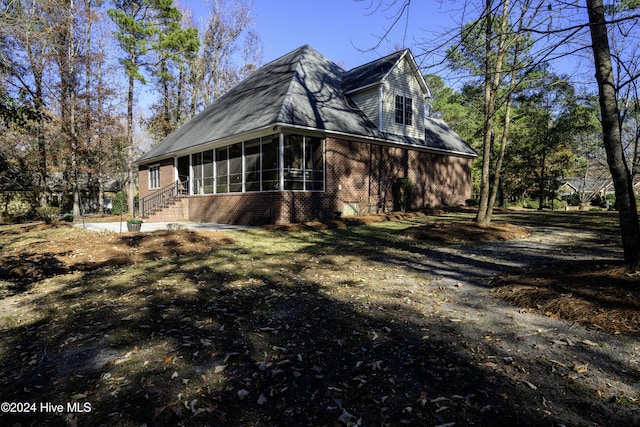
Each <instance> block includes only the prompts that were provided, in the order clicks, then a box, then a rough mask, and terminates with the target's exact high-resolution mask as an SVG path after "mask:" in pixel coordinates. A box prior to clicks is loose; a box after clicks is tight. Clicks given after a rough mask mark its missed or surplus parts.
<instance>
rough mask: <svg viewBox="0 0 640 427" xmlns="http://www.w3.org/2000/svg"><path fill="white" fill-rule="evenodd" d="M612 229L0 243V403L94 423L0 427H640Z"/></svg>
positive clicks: (629, 295)
mask: <svg viewBox="0 0 640 427" xmlns="http://www.w3.org/2000/svg"><path fill="white" fill-rule="evenodd" d="M614 222H615V221H613V220H611V217H604V216H598V217H587V216H581V217H574V216H572V217H561V216H546V217H542V216H537V215H529V214H522V215H520V214H518V215H515V214H512V213H508V214H505V216H504V217H503V218H501V219H500V220H499V221H496V222H495V223H494V225H492V226H491V227H487V228H482V229H480V228H478V227H476V226H475V225H474V224H473V223H472V222H470V221H468V215H466V214H464V213H463V214H458V213H453V214H448V213H446V212H443V213H442V215H434V214H433V213H431V214H429V215H427V214H411V215H408V214H407V215H393V216H378V217H368V218H359V219H357V220H354V219H350V220H342V221H337V222H334V223H332V224H320V223H306V224H298V225H295V226H290V227H269V228H268V229H256V230H252V231H243V232H232V233H227V234H222V233H219V232H208V233H206V232H195V231H190V230H178V231H160V232H149V233H124V234H117V233H93V232H87V231H84V230H78V229H74V228H71V227H69V226H68V225H62V224H57V225H54V226H45V225H43V224H31V225H25V226H20V227H0V247H1V248H2V254H1V256H0V316H2V317H1V318H0V378H1V379H0V396H1V397H2V399H0V400H2V401H7V402H21V403H24V404H29V405H32V404H36V405H41V404H42V403H43V402H51V403H52V404H64V405H68V404H69V403H71V404H72V405H73V404H74V403H77V404H78V405H80V404H87V403H88V404H89V409H90V411H85V412H83V411H78V410H71V411H70V410H67V409H65V410H64V411H60V412H55V411H54V413H44V412H43V411H42V410H41V408H40V406H37V407H32V406H28V408H35V411H32V413H31V414H27V415H24V414H18V413H16V412H15V411H14V412H11V411H4V412H5V413H4V414H0V421H2V420H3V419H4V420H5V421H7V422H9V423H10V424H5V423H4V422H3V424H5V425H12V424H11V423H20V425H38V426H41V425H86V424H96V425H122V426H127V425H144V424H146V425H163V426H164V425H176V424H181V425H194V426H199V425H285V424H290V425H303V424H304V425H389V426H393V425H425V426H433V425H439V426H454V425H455V426H458V425H514V424H516V423H517V424H521V425H540V426H542V425H544V426H550V425H557V426H560V425H566V426H570V425H575V426H583V425H584V426H592V425H611V426H617V425H640V415H639V414H640V402H639V399H640V387H639V386H638V384H639V383H640V342H639V338H640V287H639V286H638V285H639V284H640V280H639V278H640V277H639V275H638V274H639V273H637V272H629V271H626V270H625V269H624V268H623V267H622V266H621V265H620V263H619V261H616V258H615V256H612V254H613V255H615V254H616V253H618V252H616V251H617V247H616V243H615V240H616V236H615V231H616V230H615V224H614ZM603 230H605V231H604V232H603ZM591 245H593V247H596V246H597V248H599V249H598V250H597V251H595V252H594V251H593V250H592V249H589V248H591ZM505 301H506V302H508V304H506V303H505ZM65 408H66V407H65ZM74 408H76V409H77V408H78V407H77V406H74ZM14 409H15V408H14Z"/></svg>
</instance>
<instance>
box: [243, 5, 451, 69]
mask: <svg viewBox="0 0 640 427" xmlns="http://www.w3.org/2000/svg"><path fill="white" fill-rule="evenodd" d="M372 2H373V4H374V5H377V4H378V0H363V1H353V0H324V1H323V0H315V1H308V0H277V1H273V0H271V1H270V0H255V1H254V6H253V13H254V16H255V28H256V30H257V32H258V34H260V37H261V38H262V42H263V43H264V46H265V52H264V59H265V61H266V62H268V61H270V60H272V59H275V58H277V57H279V56H281V55H284V54H285V53H287V52H290V51H292V50H294V49H296V48H297V47H299V46H302V45H304V44H309V45H311V46H312V47H313V48H314V49H316V50H318V51H319V52H320V53H322V54H323V55H324V56H326V57H327V58H329V59H331V60H332V61H334V62H337V63H339V64H340V65H343V66H344V67H345V68H347V69H350V68H353V67H356V66H358V65H361V64H364V63H366V62H369V61H371V60H374V59H377V58H379V57H381V56H384V55H387V54H389V53H392V52H393V51H395V50H396V49H395V47H398V46H399V47H412V44H413V41H414V37H413V36H419V37H425V36H426V35H427V30H428V29H439V28H440V27H442V26H443V25H447V22H446V21H447V20H448V19H447V16H446V15H444V14H442V13H438V12H437V9H438V8H439V3H438V2H437V1H428V0H421V1H415V2H413V3H412V5H411V14H410V16H409V31H408V33H407V37H406V42H405V43H404V46H403V38H404V34H403V31H400V30H403V29H404V26H405V25H404V23H405V21H404V20H403V22H402V25H399V26H398V27H399V28H398V30H395V31H393V33H392V34H390V37H388V39H387V40H386V41H385V42H383V44H382V45H381V46H380V47H379V48H378V49H377V50H376V51H369V50H370V49H372V48H373V47H374V46H375V45H376V44H377V43H378V41H379V39H380V36H382V35H383V34H384V32H385V29H386V28H388V27H389V26H390V25H391V22H392V17H393V14H394V13H395V12H396V11H397V9H398V7H397V6H394V7H392V9H388V8H386V6H383V7H382V8H381V9H379V10H378V11H377V12H375V13H372V12H373V9H371V8H369V7H370V6H371V5H372ZM383 2H384V4H385V5H386V4H389V3H391V1H389V0H383ZM385 9H386V10H385ZM451 25H452V23H451Z"/></svg>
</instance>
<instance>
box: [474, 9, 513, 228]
mask: <svg viewBox="0 0 640 427" xmlns="http://www.w3.org/2000/svg"><path fill="white" fill-rule="evenodd" d="M491 3H492V2H491V0H486V11H485V13H486V26H487V27H486V29H485V54H486V62H485V76H484V85H485V87H484V129H483V131H484V138H483V141H482V176H481V179H480V203H479V205H478V214H477V216H476V222H477V223H478V225H480V226H486V225H488V224H489V222H490V221H491V212H490V210H492V209H493V206H490V205H489V198H490V192H491V187H490V184H491V182H490V176H489V175H490V173H491V146H492V144H493V133H494V132H493V121H494V116H495V113H496V95H497V93H498V88H499V86H500V76H501V75H502V63H503V60H504V55H505V44H506V39H507V26H508V25H507V24H508V19H509V18H508V16H509V15H508V11H509V1H508V0H503V3H502V17H501V23H500V34H499V35H498V36H499V41H498V51H497V52H496V53H495V55H496V57H495V63H492V60H491V58H492V56H493V55H492V54H493V49H492V46H491V40H492V39H493V11H492V10H491Z"/></svg>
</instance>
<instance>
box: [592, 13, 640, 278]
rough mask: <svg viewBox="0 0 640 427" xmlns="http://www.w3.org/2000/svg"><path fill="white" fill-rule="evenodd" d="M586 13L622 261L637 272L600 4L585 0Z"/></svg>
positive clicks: (633, 210) (639, 260) (639, 250)
mask: <svg viewBox="0 0 640 427" xmlns="http://www.w3.org/2000/svg"><path fill="white" fill-rule="evenodd" d="M587 10H588V13H589V23H590V24H591V25H590V30H591V43H592V48H593V55H594V59H595V66H596V81H597V82H598V94H599V99H600V110H601V114H602V135H603V141H604V146H605V150H606V152H607V163H608V165H609V170H610V171H611V176H612V178H613V186H614V188H615V193H616V205H617V206H616V207H617V209H618V215H619V218H620V231H621V234H622V247H623V250H624V259H625V263H626V264H627V266H629V267H630V268H632V269H640V224H639V223H638V211H637V207H636V201H635V196H634V194H633V183H632V180H631V178H632V177H631V173H630V171H629V168H628V166H627V162H626V161H625V155H624V151H623V149H622V135H621V132H620V115H619V111H618V103H617V97H616V87H615V80H614V76H613V67H612V64H611V49H610V46H609V36H608V34H607V25H606V21H605V14H604V5H603V2H602V0H587Z"/></svg>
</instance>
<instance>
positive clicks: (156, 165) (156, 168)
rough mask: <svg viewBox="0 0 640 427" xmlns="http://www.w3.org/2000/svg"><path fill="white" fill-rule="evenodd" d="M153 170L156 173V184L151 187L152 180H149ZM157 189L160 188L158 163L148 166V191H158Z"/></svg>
mask: <svg viewBox="0 0 640 427" xmlns="http://www.w3.org/2000/svg"><path fill="white" fill-rule="evenodd" d="M153 170H157V171H158V182H157V186H156V187H154V186H153V185H152V183H153V180H152V179H151V177H152V171H153ZM159 188H160V164H159V163H158V164H155V165H149V190H158V189H159Z"/></svg>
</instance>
